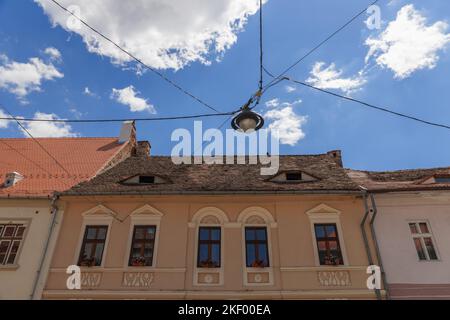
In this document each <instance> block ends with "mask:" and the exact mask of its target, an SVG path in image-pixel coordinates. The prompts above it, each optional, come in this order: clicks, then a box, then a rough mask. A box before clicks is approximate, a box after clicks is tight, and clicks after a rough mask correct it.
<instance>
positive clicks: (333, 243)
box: [328, 241, 338, 250]
mask: <svg viewBox="0 0 450 320" xmlns="http://www.w3.org/2000/svg"><path fill="white" fill-rule="evenodd" d="M328 246H329V248H330V250H337V248H338V244H337V241H329V242H328Z"/></svg>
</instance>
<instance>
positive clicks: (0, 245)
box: [0, 240, 10, 254]
mask: <svg viewBox="0 0 450 320" xmlns="http://www.w3.org/2000/svg"><path fill="white" fill-rule="evenodd" d="M9 244H10V241H9V240H8V241H2V242H0V253H3V254H6V252H7V251H8V247H9Z"/></svg>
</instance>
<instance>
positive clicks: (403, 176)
mask: <svg viewBox="0 0 450 320" xmlns="http://www.w3.org/2000/svg"><path fill="white" fill-rule="evenodd" d="M346 171H347V173H348V175H349V176H350V178H352V179H353V181H354V182H355V183H357V184H358V185H361V186H363V187H365V188H367V189H368V190H370V191H377V192H382V191H420V190H448V189H450V184H448V183H430V184H427V183H424V181H425V180H427V179H428V178H431V177H439V176H450V167H444V168H431V169H411V170H398V171H384V172H374V171H359V170H351V169H347V170H346Z"/></svg>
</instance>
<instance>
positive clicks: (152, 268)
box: [124, 266, 156, 271]
mask: <svg viewBox="0 0 450 320" xmlns="http://www.w3.org/2000/svg"><path fill="white" fill-rule="evenodd" d="M154 269H156V268H155V267H153V266H125V268H124V270H127V271H128V270H131V271H133V270H149V271H150V270H154Z"/></svg>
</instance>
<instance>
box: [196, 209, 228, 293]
mask: <svg viewBox="0 0 450 320" xmlns="http://www.w3.org/2000/svg"><path fill="white" fill-rule="evenodd" d="M228 221H229V220H228V217H227V215H226V214H225V212H223V211H222V210H220V209H218V208H215V207H205V208H202V209H200V210H199V211H197V212H196V213H195V214H194V216H193V217H192V221H191V223H190V224H189V226H190V227H191V228H193V229H194V232H195V254H194V256H195V261H194V266H195V267H194V285H221V284H222V283H223V270H224V261H223V260H224V254H223V252H224V250H223V244H224V233H223V227H224V224H225V223H228Z"/></svg>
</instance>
